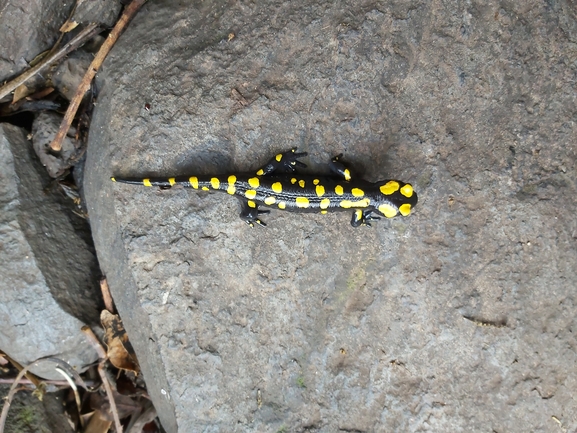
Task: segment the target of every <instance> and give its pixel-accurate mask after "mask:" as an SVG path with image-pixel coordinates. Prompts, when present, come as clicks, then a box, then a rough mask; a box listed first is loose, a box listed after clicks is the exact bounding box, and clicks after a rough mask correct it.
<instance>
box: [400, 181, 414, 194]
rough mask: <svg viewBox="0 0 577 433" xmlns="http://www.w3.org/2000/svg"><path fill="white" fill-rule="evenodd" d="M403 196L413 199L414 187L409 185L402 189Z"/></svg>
mask: <svg viewBox="0 0 577 433" xmlns="http://www.w3.org/2000/svg"><path fill="white" fill-rule="evenodd" d="M401 194H403V195H404V196H405V197H411V196H412V195H413V187H412V186H411V185H409V184H408V183H407V184H406V185H405V186H404V187H402V188H401Z"/></svg>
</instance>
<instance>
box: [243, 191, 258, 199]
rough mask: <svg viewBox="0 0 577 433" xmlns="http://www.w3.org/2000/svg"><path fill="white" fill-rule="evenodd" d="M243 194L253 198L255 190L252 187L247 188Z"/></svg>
mask: <svg viewBox="0 0 577 433" xmlns="http://www.w3.org/2000/svg"><path fill="white" fill-rule="evenodd" d="M244 195H245V197H246V198H250V199H253V198H255V197H256V191H255V190H254V189H247V190H246V192H245V193H244Z"/></svg>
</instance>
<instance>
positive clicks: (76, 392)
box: [56, 367, 84, 428]
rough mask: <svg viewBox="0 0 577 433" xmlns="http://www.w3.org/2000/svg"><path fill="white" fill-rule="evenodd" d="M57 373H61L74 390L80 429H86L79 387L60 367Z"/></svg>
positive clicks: (57, 368)
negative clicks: (81, 410) (81, 413)
mask: <svg viewBox="0 0 577 433" xmlns="http://www.w3.org/2000/svg"><path fill="white" fill-rule="evenodd" d="M56 371H57V372H58V373H60V374H61V375H62V376H63V377H64V379H66V382H68V384H69V385H70V388H72V391H73V392H74V398H75V399H76V411H77V412H78V419H79V420H80V427H82V428H84V419H83V418H82V417H81V416H80V409H81V408H82V406H81V405H80V395H78V387H77V386H76V384H75V383H74V381H73V380H72V378H71V377H70V376H68V373H66V372H65V371H64V370H62V369H61V368H60V367H56Z"/></svg>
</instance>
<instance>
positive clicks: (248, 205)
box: [240, 200, 270, 227]
mask: <svg viewBox="0 0 577 433" xmlns="http://www.w3.org/2000/svg"><path fill="white" fill-rule="evenodd" d="M269 212H270V211H269V210H258V205H257V204H256V203H255V202H254V201H252V200H247V201H245V202H243V204H242V211H241V213H240V218H241V219H243V220H244V221H245V222H246V223H247V224H248V225H249V226H251V227H254V225H255V224H258V225H259V226H263V227H266V224H265V223H264V222H263V221H261V220H260V219H259V217H258V216H259V215H262V214H266V213H269Z"/></svg>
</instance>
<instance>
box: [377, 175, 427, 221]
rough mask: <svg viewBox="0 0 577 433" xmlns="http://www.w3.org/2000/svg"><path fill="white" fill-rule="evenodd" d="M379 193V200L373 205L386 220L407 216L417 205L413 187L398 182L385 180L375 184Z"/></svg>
mask: <svg viewBox="0 0 577 433" xmlns="http://www.w3.org/2000/svg"><path fill="white" fill-rule="evenodd" d="M377 186H378V187H379V190H380V192H381V196H380V200H379V201H378V202H377V203H375V207H376V209H377V211H378V212H379V213H381V214H383V215H384V216H385V217H387V218H393V217H395V216H397V215H398V214H401V215H402V216H408V215H409V214H410V213H411V211H412V210H413V207H414V206H415V205H416V204H417V201H418V198H417V193H416V192H415V191H414V190H413V186H412V185H411V184H409V183H404V182H401V181H400V180H386V181H383V182H379V183H377Z"/></svg>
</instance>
